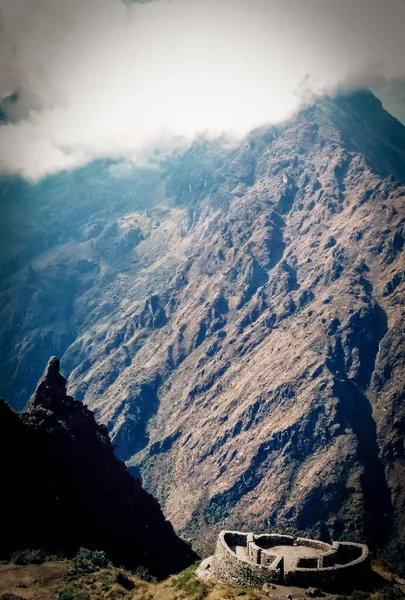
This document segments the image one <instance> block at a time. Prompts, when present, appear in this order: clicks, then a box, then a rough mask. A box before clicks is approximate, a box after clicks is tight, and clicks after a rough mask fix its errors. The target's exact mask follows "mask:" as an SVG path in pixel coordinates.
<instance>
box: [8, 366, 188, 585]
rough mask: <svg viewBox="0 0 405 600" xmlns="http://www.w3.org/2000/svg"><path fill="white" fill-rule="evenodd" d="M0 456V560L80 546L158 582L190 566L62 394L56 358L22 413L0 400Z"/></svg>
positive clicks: (179, 544)
mask: <svg viewBox="0 0 405 600" xmlns="http://www.w3.org/2000/svg"><path fill="white" fill-rule="evenodd" d="M0 452H1V457H2V459H1V466H0V475H1V483H2V490H3V494H2V527H1V531H0V554H1V558H2V559H7V558H9V557H10V554H11V553H12V552H13V551H16V550H22V549H24V548H39V549H44V550H47V551H50V552H63V553H66V554H68V555H69V554H74V553H75V552H76V551H77V550H78V549H79V547H80V546H84V547H87V548H92V549H103V550H105V551H106V552H107V555H108V556H109V558H110V559H111V560H113V561H114V562H115V563H116V564H118V565H121V564H123V565H126V566H127V567H132V568H134V567H138V566H143V567H146V568H148V569H149V570H150V572H151V573H153V574H155V575H158V576H160V577H163V576H167V575H169V574H170V573H174V572H178V571H180V570H181V569H183V568H184V567H185V566H187V565H189V564H191V563H192V562H193V561H194V560H195V558H196V555H195V554H194V553H193V552H192V550H191V548H190V547H189V545H188V544H186V543H185V542H183V541H181V540H180V539H179V538H178V537H177V536H176V535H175V533H174V531H173V529H172V527H171V525H170V523H168V522H167V521H165V519H164V517H163V515H162V513H161V510H160V508H159V505H158V504H157V502H156V501H155V500H154V498H152V497H151V496H150V495H149V494H147V493H146V492H145V491H144V490H143V489H142V487H141V485H140V483H139V481H136V480H135V479H133V477H131V475H130V474H129V473H128V471H127V469H126V467H125V465H124V464H123V463H122V462H121V461H119V460H118V459H117V458H116V457H115V455H114V451H113V447H112V445H111V442H110V440H109V437H108V433H107V430H106V428H105V426H103V425H98V424H97V423H96V421H95V419H94V416H93V414H92V413H91V411H89V409H88V408H86V406H85V405H84V404H82V403H81V402H75V401H74V400H73V398H71V397H70V396H67V395H66V380H65V378H64V377H62V375H61V374H60V373H59V360H58V359H56V358H53V359H51V360H50V361H49V363H48V366H47V368H46V370H45V373H44V375H43V377H42V379H41V380H40V382H39V384H38V387H37V390H36V392H35V394H34V395H33V396H32V397H31V398H30V400H29V402H28V407H27V410H26V411H25V412H24V413H21V414H17V413H14V412H13V411H12V410H11V409H10V408H9V406H8V405H7V404H6V403H5V402H4V401H3V400H0Z"/></svg>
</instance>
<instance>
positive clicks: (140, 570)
mask: <svg viewBox="0 0 405 600" xmlns="http://www.w3.org/2000/svg"><path fill="white" fill-rule="evenodd" d="M132 574H133V575H135V577H139V579H143V580H144V581H148V582H149V583H157V581H158V580H157V579H156V577H154V576H153V575H151V574H150V573H149V570H148V568H147V567H143V566H139V567H136V569H135V571H132Z"/></svg>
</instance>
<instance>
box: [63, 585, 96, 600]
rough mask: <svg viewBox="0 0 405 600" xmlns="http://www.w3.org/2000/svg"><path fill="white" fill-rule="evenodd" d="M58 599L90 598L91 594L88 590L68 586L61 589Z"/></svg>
mask: <svg viewBox="0 0 405 600" xmlns="http://www.w3.org/2000/svg"><path fill="white" fill-rule="evenodd" d="M58 600H90V594H89V593H88V592H87V591H86V590H72V589H71V588H66V589H64V590H60V591H59V593H58Z"/></svg>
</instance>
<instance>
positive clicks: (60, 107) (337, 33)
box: [0, 0, 405, 178]
mask: <svg viewBox="0 0 405 600" xmlns="http://www.w3.org/2000/svg"><path fill="white" fill-rule="evenodd" d="M0 18H1V21H0V27H1V29H0V97H5V96H7V95H9V94H11V93H13V92H14V91H16V90H19V92H20V101H19V102H18V103H17V104H15V105H12V104H7V107H8V108H7V110H8V111H9V116H10V117H11V119H12V121H13V122H12V123H10V124H7V125H3V126H2V127H1V128H0V161H1V162H0V168H1V169H2V170H8V171H17V172H18V171H19V172H22V173H24V174H25V175H27V176H29V177H34V178H35V177H39V176H42V175H44V174H46V173H48V172H51V171H55V170H58V169H62V168H68V167H71V166H74V165H77V164H80V163H82V162H85V161H86V160H90V159H91V158H94V157H96V156H101V155H125V156H136V154H137V153H139V152H140V151H142V150H144V149H145V148H147V147H148V146H150V145H153V143H155V141H156V140H159V139H161V138H162V137H165V136H170V135H177V136H186V137H187V138H190V137H192V136H193V135H194V134H195V133H196V132H201V131H209V132H213V133H219V132H222V131H227V132H229V133H231V134H235V135H240V134H243V133H245V132H247V131H248V130H249V129H251V128H252V127H254V126H256V125H259V124H262V123H264V122H269V121H277V120H280V119H283V118H285V117H286V116H288V115H289V114H290V113H291V112H292V111H293V110H294V109H296V107H297V106H298V104H299V102H300V98H301V97H302V95H303V93H304V92H305V90H307V89H310V90H314V91H320V90H322V89H324V88H325V87H326V88H328V87H329V86H334V85H336V84H339V83H341V82H347V81H350V82H352V84H353V85H363V84H364V85H373V86H374V89H376V90H378V92H379V93H380V95H381V98H382V99H383V103H384V105H385V106H386V107H387V108H388V109H390V110H391V111H393V112H394V113H396V115H397V116H398V117H399V118H402V119H403V120H404V121H405V85H404V81H405V35H404V33H403V29H404V25H405V0H157V1H154V2H148V3H143V2H131V3H130V2H127V3H124V2H122V1H121V0H0ZM304 80H305V81H304Z"/></svg>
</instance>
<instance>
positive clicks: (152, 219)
mask: <svg viewBox="0 0 405 600" xmlns="http://www.w3.org/2000/svg"><path fill="white" fill-rule="evenodd" d="M404 183H405V128H404V127H403V126H402V125H401V124H400V123H399V122H398V121H396V120H395V119H394V118H393V117H391V116H390V115H389V114H388V113H386V112H385V111H384V110H383V108H382V106H381V103H380V102H379V101H378V100H377V99H376V98H375V97H374V96H373V95H372V94H371V93H369V92H366V91H359V92H353V93H348V94H342V95H338V96H336V97H333V98H327V97H325V98H320V99H318V100H316V101H315V102H314V104H313V105H312V106H308V107H306V108H304V109H303V110H302V111H301V112H299V113H298V114H297V115H296V116H295V117H294V118H293V119H291V120H290V121H288V122H286V123H283V124H280V125H278V126H276V127H267V128H265V127H264V128H262V129H258V130H256V131H254V132H252V133H251V134H250V135H249V136H248V137H246V138H245V139H244V140H243V141H242V142H241V143H240V144H239V145H237V146H235V145H230V144H228V143H227V142H226V141H225V140H216V141H212V140H205V139H200V140H197V141H196V142H195V143H194V144H193V145H192V146H191V147H190V149H189V150H188V151H186V152H182V153H177V154H174V155H173V156H171V157H170V158H162V159H159V158H158V157H157V158H156V160H155V164H154V168H153V169H149V170H148V169H145V170H139V169H138V170H135V171H131V170H129V171H127V170H125V169H124V170H123V171H122V170H121V171H120V167H119V165H116V164H114V163H112V162H111V161H110V162H108V161H105V162H99V163H94V164H93V165H90V166H89V167H87V168H84V169H81V170H78V171H74V172H72V173H69V174H62V175H57V176H53V177H51V178H48V179H47V180H45V181H44V182H42V183H40V184H38V185H37V186H30V185H29V184H25V183H22V182H18V181H14V180H13V181H12V182H10V181H9V182H8V183H4V186H5V188H4V189H5V191H4V193H3V195H4V197H5V199H6V200H7V198H11V197H13V198H14V197H18V198H19V199H20V200H19V203H18V202H17V207H15V206H14V205H11V204H7V202H6V201H5V202H4V203H3V207H6V208H3V210H6V211H8V213H7V215H6V216H8V230H7V239H6V242H4V244H3V253H4V254H5V256H6V257H7V260H5V261H3V264H4V265H5V266H4V268H3V279H2V283H1V288H0V315H1V317H2V322H3V325H4V327H3V339H2V357H3V360H2V364H3V369H2V372H3V378H2V380H1V382H2V383H1V385H2V388H4V390H5V391H4V392H3V393H4V394H6V393H8V394H9V395H8V396H7V397H10V398H12V400H13V401H14V403H15V405H18V406H22V404H23V402H24V395H25V397H27V395H28V392H29V391H30V387H31V386H32V381H33V379H34V378H35V377H37V376H38V362H40V360H42V356H43V355H44V354H47V355H49V353H60V354H63V356H62V361H63V365H64V368H65V369H66V371H69V372H71V375H70V378H69V385H70V389H71V390H72V393H74V395H75V397H76V398H78V399H80V400H84V401H85V402H86V404H88V406H89V407H90V408H91V409H92V410H94V411H95V414H96V416H97V418H98V419H99V420H100V421H101V422H103V423H105V424H106V425H107V427H108V429H109V431H110V434H111V436H112V439H113V441H114V444H115V445H116V448H117V453H118V455H119V456H120V457H121V458H123V459H124V460H126V461H127V462H128V464H129V465H130V468H131V469H132V470H133V472H134V473H135V474H137V475H139V476H141V477H142V482H143V485H144V486H145V488H146V489H147V490H149V491H151V492H152V493H153V494H154V495H156V497H157V498H158V499H159V501H160V502H161V504H162V507H163V510H164V512H165V514H166V516H167V517H168V518H170V520H171V521H172V522H173V524H174V526H175V528H176V529H177V530H178V531H182V532H184V533H186V534H187V535H188V536H189V537H191V538H192V539H193V543H195V544H196V547H197V548H199V549H201V550H202V551H203V552H208V551H210V550H211V549H212V547H213V542H214V539H215V536H216V533H217V531H218V529H221V528H227V529H232V528H236V529H238V528H239V529H243V530H246V529H249V530H254V531H261V530H266V529H269V528H274V527H277V528H279V529H281V528H283V529H287V530H291V531H299V532H306V533H311V534H313V535H315V536H316V535H318V534H319V527H321V528H322V531H324V532H325V531H327V532H328V534H329V535H332V536H333V537H335V538H340V539H343V538H345V537H346V538H350V539H356V538H362V539H364V538H366V539H367V540H368V541H369V542H370V543H372V544H376V545H381V544H384V543H386V541H387V540H389V539H394V538H395V539H398V538H399V539H402V540H403V539H404V535H405V520H404V515H405V510H404V509H405V487H404V480H405V477H404V476H405V455H404V434H405V411H404V398H405V390H404V381H405V368H404V359H405V348H404V290H405V261H404V254H403V248H404V242H405V206H404V203H405V187H404ZM4 186H3V187H4ZM7 186H8V187H7ZM13 186H14V188H15V189H14V190H13ZM27 232H28V233H29V235H30V241H27ZM3 342H4V343H3ZM19 385H20V387H19ZM17 390H20V391H22V393H18V392H17Z"/></svg>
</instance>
